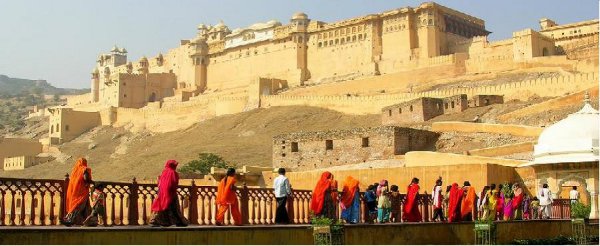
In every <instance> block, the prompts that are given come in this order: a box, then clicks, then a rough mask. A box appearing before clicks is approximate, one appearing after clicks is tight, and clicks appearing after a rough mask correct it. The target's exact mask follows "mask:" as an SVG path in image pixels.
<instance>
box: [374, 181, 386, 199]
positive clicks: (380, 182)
mask: <svg viewBox="0 0 600 246" xmlns="http://www.w3.org/2000/svg"><path fill="white" fill-rule="evenodd" d="M387 185H388V181H387V180H385V179H382V180H381V181H379V186H377V192H376V193H377V196H381V190H382V189H383V187H385V186H387Z"/></svg>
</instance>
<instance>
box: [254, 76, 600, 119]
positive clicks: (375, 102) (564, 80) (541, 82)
mask: <svg viewBox="0 0 600 246" xmlns="http://www.w3.org/2000/svg"><path fill="white" fill-rule="evenodd" d="M597 83H598V73H580V74H574V75H565V76H556V77H549V78H539V79H532V80H523V81H515V82H510V83H505V84H501V85H490V86H478V87H470V88H449V89H440V90H433V91H426V92H419V93H401V94H389V95H376V96H288V95H271V96H261V107H264V108H268V107H273V106H295V105H302V106H313V107H322V108H328V109H332V110H336V111H340V112H342V113H348V114H378V113H380V112H381V108H383V107H386V106H389V105H393V104H398V103H401V102H405V101H409V100H412V99H415V98H419V97H436V98H444V97H449V96H453V95H458V94H466V95H467V96H468V97H472V96H474V95H503V96H504V100H505V101H510V100H513V99H517V100H523V101H526V100H528V99H529V98H530V97H531V96H533V95H537V96H540V97H556V96H562V95H564V94H565V93H572V92H576V91H580V90H583V89H586V88H589V87H591V86H594V85H597Z"/></svg>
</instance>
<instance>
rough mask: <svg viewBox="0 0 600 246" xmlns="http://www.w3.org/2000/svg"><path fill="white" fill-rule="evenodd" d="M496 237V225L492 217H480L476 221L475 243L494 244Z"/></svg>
mask: <svg viewBox="0 0 600 246" xmlns="http://www.w3.org/2000/svg"><path fill="white" fill-rule="evenodd" d="M495 237H496V226H495V224H494V222H493V220H491V219H480V220H476V221H475V244H494V243H495V241H496V240H495V239H496V238H495Z"/></svg>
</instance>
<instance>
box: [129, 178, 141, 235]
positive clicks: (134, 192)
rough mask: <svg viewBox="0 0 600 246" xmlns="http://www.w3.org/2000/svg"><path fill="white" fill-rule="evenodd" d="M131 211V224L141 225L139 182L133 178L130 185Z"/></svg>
mask: <svg viewBox="0 0 600 246" xmlns="http://www.w3.org/2000/svg"><path fill="white" fill-rule="evenodd" d="M128 206H129V211H128V213H127V217H128V220H129V225H139V224H140V223H139V222H138V220H139V218H140V215H139V213H138V183H137V181H136V179H135V177H134V178H133V181H132V182H131V185H130V186H129V204H128Z"/></svg>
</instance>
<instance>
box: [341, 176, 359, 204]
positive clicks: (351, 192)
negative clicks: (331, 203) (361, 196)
mask: <svg viewBox="0 0 600 246" xmlns="http://www.w3.org/2000/svg"><path fill="white" fill-rule="evenodd" d="M359 184H360V183H359V182H358V180H357V179H355V178H353V177H352V176H348V177H346V179H345V180H344V186H343V190H342V198H341V203H342V204H343V205H344V207H346V208H349V207H350V206H352V201H354V196H355V195H356V192H357V191H358V185H359Z"/></svg>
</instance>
